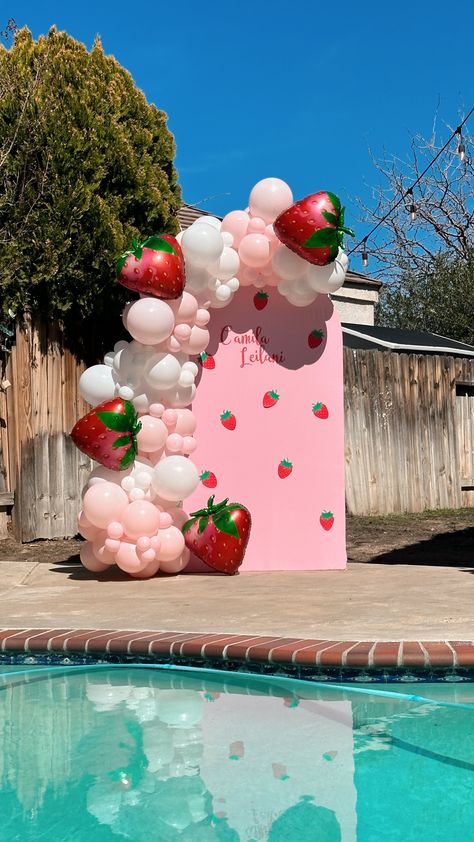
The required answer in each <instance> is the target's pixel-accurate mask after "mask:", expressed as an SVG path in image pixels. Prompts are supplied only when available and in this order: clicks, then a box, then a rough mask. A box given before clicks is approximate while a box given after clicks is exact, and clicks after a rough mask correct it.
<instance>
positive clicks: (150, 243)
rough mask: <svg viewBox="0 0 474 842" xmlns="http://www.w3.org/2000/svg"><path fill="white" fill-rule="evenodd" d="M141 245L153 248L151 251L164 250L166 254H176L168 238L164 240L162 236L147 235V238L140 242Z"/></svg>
mask: <svg viewBox="0 0 474 842" xmlns="http://www.w3.org/2000/svg"><path fill="white" fill-rule="evenodd" d="M141 247H142V248H147V249H153V251H166V252H168V254H176V251H175V250H174V248H173V246H172V245H171V243H169V242H168V240H164V239H163V237H156V236H155V235H154V236H152V237H148V239H147V240H145V242H144V243H142V246H141Z"/></svg>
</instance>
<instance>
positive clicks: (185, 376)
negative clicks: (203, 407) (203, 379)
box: [178, 371, 195, 386]
mask: <svg viewBox="0 0 474 842" xmlns="http://www.w3.org/2000/svg"><path fill="white" fill-rule="evenodd" d="M194 377H195V375H194V374H193V373H192V372H191V371H182V372H181V375H180V378H179V381H178V383H179V385H180V386H192V385H193V383H194Z"/></svg>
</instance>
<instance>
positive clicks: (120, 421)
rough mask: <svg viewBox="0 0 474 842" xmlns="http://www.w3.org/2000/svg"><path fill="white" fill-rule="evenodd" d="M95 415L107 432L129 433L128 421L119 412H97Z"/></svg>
mask: <svg viewBox="0 0 474 842" xmlns="http://www.w3.org/2000/svg"><path fill="white" fill-rule="evenodd" d="M96 414H97V418H98V419H99V421H102V423H103V425H104V426H105V427H107V429H108V430H115V432H116V433H129V432H130V421H129V420H128V418H127V416H126V415H125V414H122V413H121V412H97V413H96Z"/></svg>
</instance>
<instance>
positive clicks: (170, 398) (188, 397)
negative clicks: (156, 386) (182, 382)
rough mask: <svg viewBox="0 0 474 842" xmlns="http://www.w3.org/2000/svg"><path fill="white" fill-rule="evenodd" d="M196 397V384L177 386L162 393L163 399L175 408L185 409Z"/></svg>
mask: <svg viewBox="0 0 474 842" xmlns="http://www.w3.org/2000/svg"><path fill="white" fill-rule="evenodd" d="M195 397H196V386H195V385H194V383H193V385H192V386H179V385H178V386H177V388H176V389H170V390H169V391H166V392H165V391H163V392H161V393H160V398H161V400H162V401H163V402H164V403H166V404H167V405H168V406H172V407H173V409H184V408H185V407H186V406H189V404H191V403H192V402H193V400H194V398H195Z"/></svg>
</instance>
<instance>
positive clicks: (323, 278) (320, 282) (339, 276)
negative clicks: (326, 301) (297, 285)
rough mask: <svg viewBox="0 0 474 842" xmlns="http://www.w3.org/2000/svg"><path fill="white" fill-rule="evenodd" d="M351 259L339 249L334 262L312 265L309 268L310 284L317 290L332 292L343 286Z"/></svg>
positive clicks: (308, 277)
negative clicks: (324, 264) (325, 264)
mask: <svg viewBox="0 0 474 842" xmlns="http://www.w3.org/2000/svg"><path fill="white" fill-rule="evenodd" d="M348 265H349V260H348V258H347V255H346V254H344V252H342V251H341V250H339V254H338V256H337V257H336V259H335V260H334V261H333V262H332V263H328V264H327V266H312V265H310V266H309V268H308V270H307V279H308V285H309V286H310V287H311V289H313V290H314V291H315V292H321V293H331V292H336V290H338V289H340V287H342V285H343V283H344V280H345V277H346V271H347V267H348Z"/></svg>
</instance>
